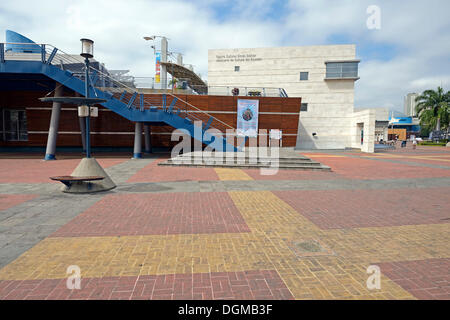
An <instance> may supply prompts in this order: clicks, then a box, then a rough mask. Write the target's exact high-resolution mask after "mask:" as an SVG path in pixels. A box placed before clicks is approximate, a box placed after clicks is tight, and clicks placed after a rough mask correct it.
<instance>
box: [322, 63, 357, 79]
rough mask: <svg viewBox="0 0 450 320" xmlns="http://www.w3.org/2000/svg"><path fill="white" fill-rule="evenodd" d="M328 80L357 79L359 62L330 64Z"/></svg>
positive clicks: (328, 66)
mask: <svg viewBox="0 0 450 320" xmlns="http://www.w3.org/2000/svg"><path fill="white" fill-rule="evenodd" d="M326 65H327V74H326V78H357V77H358V62H329V63H327V64H326Z"/></svg>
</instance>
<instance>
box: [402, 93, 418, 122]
mask: <svg viewBox="0 0 450 320" xmlns="http://www.w3.org/2000/svg"><path fill="white" fill-rule="evenodd" d="M418 96H419V94H417V93H408V94H407V95H406V96H405V102H404V106H403V112H404V113H405V115H406V116H408V117H417V112H416V105H417V103H416V98H417V97H418Z"/></svg>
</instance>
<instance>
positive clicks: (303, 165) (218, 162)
mask: <svg viewBox="0 0 450 320" xmlns="http://www.w3.org/2000/svg"><path fill="white" fill-rule="evenodd" d="M159 165H160V166H186V167H218V168H238V169H255V168H256V169H257V168H278V169H287V170H324V171H330V170H331V169H330V167H328V166H325V165H323V164H321V163H320V162H317V161H313V160H311V159H310V158H308V157H306V156H304V155H301V154H298V153H297V152H295V151H293V150H291V149H280V150H279V152H278V154H274V155H273V156H271V155H270V154H267V152H263V151H261V150H258V149H253V150H246V151H244V152H201V151H196V152H190V153H186V154H181V155H178V156H176V157H172V158H170V159H168V160H166V161H164V162H161V163H159Z"/></svg>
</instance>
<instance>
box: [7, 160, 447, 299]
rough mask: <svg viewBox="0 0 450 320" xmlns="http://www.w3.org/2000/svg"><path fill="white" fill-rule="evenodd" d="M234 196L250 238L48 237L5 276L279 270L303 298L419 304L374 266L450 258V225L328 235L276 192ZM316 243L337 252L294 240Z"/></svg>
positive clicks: (241, 235)
mask: <svg viewBox="0 0 450 320" xmlns="http://www.w3.org/2000/svg"><path fill="white" fill-rule="evenodd" d="M232 170H237V171H241V170H239V169H232ZM239 174H240V172H234V173H232V172H228V173H227V177H230V176H232V175H239ZM229 194H230V196H231V198H232V200H233V201H234V203H235V205H236V206H237V208H238V209H239V211H240V212H241V214H242V216H243V217H244V219H245V221H246V222H247V224H248V226H249V228H250V230H251V232H250V233H233V234H225V233H223V234H182V235H145V236H121V237H82V238H46V239H44V240H43V241H41V242H40V243H38V244H37V245H36V246H35V247H33V248H32V249H30V250H28V251H27V252H25V253H24V254H23V255H22V256H20V257H19V258H18V259H16V260H15V261H13V262H12V263H10V264H9V265H7V266H5V267H4V268H3V269H2V270H0V279H1V280H25V279H46V278H65V277H66V274H65V271H66V268H67V266H69V265H73V264H75V265H78V266H80V268H81V270H82V276H83V277H105V276H133V275H153V274H170V273H199V272H222V271H228V272H231V271H246V270H261V269H275V270H277V272H278V273H279V274H280V276H281V278H282V279H283V281H284V282H285V284H286V286H287V287H288V288H289V290H290V291H291V293H292V294H293V296H294V297H295V298H297V299H336V298H338V299H355V298H356V299H394V298H398V299H414V297H413V296H412V295H411V294H409V293H408V292H407V291H405V290H403V289H402V288H401V287H400V286H398V285H397V284H396V283H394V282H393V281H391V280H390V279H388V278H386V277H384V276H382V284H381V290H368V289H367V288H366V280H367V277H368V275H367V274H366V269H367V267H368V266H369V265H370V264H373V263H376V262H390V261H400V260H418V259H429V258H446V257H450V249H449V246H448V243H449V241H450V236H449V232H448V230H449V228H448V224H436V225H415V226H400V227H382V228H355V229H338V230H321V229H319V228H318V227H317V226H315V225H314V224H312V223H311V222H310V221H309V220H308V219H306V218H305V217H304V216H302V215H301V214H299V213H298V212H297V211H296V210H294V209H293V208H292V207H290V206H289V205H288V204H287V203H286V202H284V201H282V200H281V199H280V198H278V197H277V196H276V195H275V194H273V193H272V192H270V191H243V192H242V191H233V192H229ZM309 239H315V240H319V241H320V242H321V243H322V244H324V245H325V246H327V247H328V248H330V249H332V250H333V251H334V253H335V254H333V255H325V256H315V257H297V256H296V255H295V254H294V252H293V251H292V250H291V249H290V247H289V243H290V241H292V240H296V241H301V240H309Z"/></svg>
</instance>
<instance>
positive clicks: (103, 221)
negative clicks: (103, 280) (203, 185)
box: [52, 192, 250, 237]
mask: <svg viewBox="0 0 450 320" xmlns="http://www.w3.org/2000/svg"><path fill="white" fill-rule="evenodd" d="M223 232H229V233H232V232H250V229H249V228H248V226H247V224H246V223H245V221H244V219H243V218H242V216H241V214H240V212H239V210H238V209H237V208H236V206H235V205H234V203H233V201H232V200H231V198H230V196H229V195H228V193H226V192H214V193H213V192H202V193H190V192H188V193H170V194H169V193H165V194H149V193H146V194H116V195H108V196H106V197H104V198H102V200H100V201H99V202H97V203H96V204H94V205H93V206H92V207H90V208H89V209H88V210H86V211H85V212H84V213H82V214H80V215H79V216H77V217H76V218H75V219H73V220H72V221H71V222H69V223H68V224H66V225H64V226H63V227H61V228H60V229H59V230H58V231H56V232H55V233H54V234H53V235H52V236H53V237H80V236H118V235H150V234H159V235H161V234H196V233H223Z"/></svg>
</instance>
